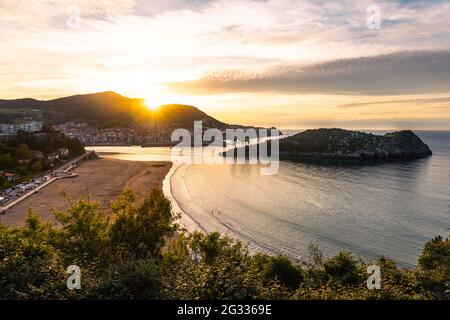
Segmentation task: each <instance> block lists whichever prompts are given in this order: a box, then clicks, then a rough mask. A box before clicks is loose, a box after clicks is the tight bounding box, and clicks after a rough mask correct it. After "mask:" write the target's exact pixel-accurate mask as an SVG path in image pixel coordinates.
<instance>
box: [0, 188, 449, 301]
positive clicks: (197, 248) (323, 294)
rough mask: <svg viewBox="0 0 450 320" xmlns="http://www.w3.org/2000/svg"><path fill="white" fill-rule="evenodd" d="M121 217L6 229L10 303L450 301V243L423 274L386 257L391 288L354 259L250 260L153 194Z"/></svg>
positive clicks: (435, 249)
mask: <svg viewBox="0 0 450 320" xmlns="http://www.w3.org/2000/svg"><path fill="white" fill-rule="evenodd" d="M111 208H112V215H108V214H106V213H105V212H103V211H102V210H101V209H100V206H99V204H98V203H96V202H90V201H86V200H79V201H78V202H70V207H69V208H68V209H67V210H65V211H61V212H59V211H55V212H54V214H55V216H56V218H57V220H58V221H59V222H60V225H59V227H54V226H52V225H50V224H48V223H43V222H41V221H40V219H39V217H38V215H36V214H34V213H32V212H30V213H29V214H28V218H27V220H26V224H25V226H24V227H22V228H15V229H8V228H6V227H3V226H0V299H448V298H450V264H449V259H450V239H449V238H447V239H444V238H442V237H436V238H435V239H433V240H431V241H430V242H428V243H427V244H426V245H425V247H424V249H423V252H422V255H421V256H420V258H419V261H418V267H417V269H416V270H402V269H399V268H398V267H397V266H396V265H395V263H394V262H393V261H392V260H389V259H386V258H381V259H379V260H378V261H376V264H377V265H378V266H380V268H381V276H382V282H381V289H380V290H375V289H373V290H369V289H367V287H366V280H367V278H368V274H367V272H366V267H367V266H366V264H365V263H364V262H362V261H361V260H359V259H357V258H356V257H355V256H353V255H352V254H351V253H348V252H340V253H339V254H337V255H336V256H334V257H331V258H324V257H323V255H322V254H321V252H320V250H318V248H317V247H316V246H314V245H311V246H310V247H309V252H310V254H311V260H312V261H313V263H312V264H311V265H300V264H297V263H295V262H293V261H291V260H289V259H288V258H287V257H284V256H268V255H266V254H257V255H250V254H249V252H248V250H247V249H246V247H245V246H243V245H242V244H241V243H240V242H237V241H235V240H232V239H230V238H228V237H224V236H221V235H220V234H218V233H211V234H202V233H187V232H183V231H182V230H180V228H179V226H178V225H177V224H176V219H177V215H175V214H174V213H173V212H172V209H171V205H170V202H169V200H168V199H167V198H166V197H165V196H164V195H163V193H162V192H161V191H158V190H153V191H152V192H151V194H150V195H149V196H148V197H147V198H146V199H145V200H144V201H143V202H142V204H139V205H138V204H137V203H136V199H135V195H134V194H133V192H131V191H129V190H128V191H124V192H123V193H122V194H121V195H120V196H119V197H118V198H117V199H116V200H115V202H114V203H113V204H112V205H111ZM69 265H77V266H79V267H80V268H81V273H82V276H81V279H82V284H81V289H80V290H69V289H67V287H66V279H67V277H68V275H67V274H66V268H67V267H68V266H69Z"/></svg>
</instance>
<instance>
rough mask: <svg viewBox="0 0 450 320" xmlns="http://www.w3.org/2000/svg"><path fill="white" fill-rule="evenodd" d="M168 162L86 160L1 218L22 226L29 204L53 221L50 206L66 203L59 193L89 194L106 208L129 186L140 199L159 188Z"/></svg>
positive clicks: (63, 207)
mask: <svg viewBox="0 0 450 320" xmlns="http://www.w3.org/2000/svg"><path fill="white" fill-rule="evenodd" d="M171 166H172V164H171V163H170V162H167V161H125V160H117V159H110V158H99V159H95V160H89V161H87V162H84V163H82V164H81V165H80V166H79V167H77V168H76V169H75V170H73V171H72V172H74V173H77V174H78V176H77V177H75V178H69V179H61V180H58V181H55V182H53V183H52V184H50V185H49V186H47V187H45V188H44V189H42V191H41V192H40V193H36V194H34V195H32V196H30V197H29V198H27V199H25V200H23V201H22V202H20V203H19V204H17V205H16V206H14V207H13V208H11V209H10V210H8V212H7V213H6V214H4V215H2V216H0V222H1V223H2V224H4V225H7V226H21V225H23V224H24V221H25V217H26V214H27V211H28V209H29V208H32V209H33V211H34V212H38V213H39V214H40V215H41V217H42V219H43V220H44V221H51V222H55V220H54V217H53V215H52V214H51V209H52V208H55V209H57V210H62V209H65V208H67V207H68V202H67V200H66V198H65V197H64V196H63V195H62V193H66V194H67V196H69V197H70V198H71V199H72V200H77V199H79V198H86V197H87V196H89V199H90V200H95V201H98V202H99V203H100V205H101V206H102V208H105V209H107V208H108V205H109V203H110V202H111V201H112V200H114V198H115V197H116V196H117V195H118V194H119V193H120V192H121V191H122V190H123V189H125V188H130V189H132V190H133V191H134V192H135V193H136V195H137V199H138V201H140V200H142V199H143V198H144V197H145V195H147V194H148V193H149V192H150V191H151V190H152V189H153V188H159V189H161V188H162V182H163V180H164V177H165V176H166V174H167V173H168V172H169V170H170V168H171Z"/></svg>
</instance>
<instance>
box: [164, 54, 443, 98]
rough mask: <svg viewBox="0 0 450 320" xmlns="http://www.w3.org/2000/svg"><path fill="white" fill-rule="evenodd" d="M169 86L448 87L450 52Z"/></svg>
mask: <svg viewBox="0 0 450 320" xmlns="http://www.w3.org/2000/svg"><path fill="white" fill-rule="evenodd" d="M169 86H171V87H172V88H174V89H178V90H180V91H182V92H189V93H194V94H214V93H220V92H264V91H265V92H280V93H292V94H305V93H306V94H318V93H320V94H346V95H352V94H365V95H397V94H412V93H440V92H450V51H421V52H401V53H395V54H388V55H379V56H373V57H363V58H353V59H340V60H335V61H331V62H324V63H318V64H312V65H307V66H296V65H281V66H276V67H271V68H266V69H263V70H261V71H246V70H225V71H217V72H214V73H211V74H208V75H206V76H204V77H203V78H201V79H199V80H194V81H187V82H178V83H172V84H169Z"/></svg>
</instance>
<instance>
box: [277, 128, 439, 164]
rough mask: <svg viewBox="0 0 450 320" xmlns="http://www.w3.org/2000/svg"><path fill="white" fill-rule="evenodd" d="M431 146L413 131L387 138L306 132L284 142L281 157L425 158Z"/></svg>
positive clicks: (329, 131)
mask: <svg viewBox="0 0 450 320" xmlns="http://www.w3.org/2000/svg"><path fill="white" fill-rule="evenodd" d="M431 154H432V152H431V150H430V149H429V148H428V146H427V145H426V144H425V143H423V141H422V140H421V139H420V138H419V137H418V136H417V135H416V134H414V133H413V132H412V131H410V130H405V131H399V132H391V133H387V134H385V135H383V136H380V135H375V134H371V133H365V132H360V131H348V130H343V129H315V130H306V131H304V132H301V133H298V134H296V135H294V136H291V137H288V138H286V139H283V140H282V141H280V156H285V157H295V156H308V157H314V156H316V157H327V158H352V159H387V158H422V157H427V156H429V155H431Z"/></svg>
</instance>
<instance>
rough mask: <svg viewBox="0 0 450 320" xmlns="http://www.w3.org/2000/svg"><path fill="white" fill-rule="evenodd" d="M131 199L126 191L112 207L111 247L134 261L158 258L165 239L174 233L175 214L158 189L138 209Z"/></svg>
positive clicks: (133, 197)
mask: <svg viewBox="0 0 450 320" xmlns="http://www.w3.org/2000/svg"><path fill="white" fill-rule="evenodd" d="M135 200H136V198H135V195H134V194H133V192H131V191H130V190H126V191H125V192H124V193H122V195H121V196H120V197H119V198H118V199H117V200H116V201H115V202H114V203H113V204H112V206H111V208H112V210H113V213H114V215H115V219H114V222H113V224H112V225H111V232H110V237H111V244H112V246H113V248H115V250H116V251H117V252H118V253H120V254H124V253H126V254H128V255H130V256H133V257H134V258H146V257H148V256H151V257H158V256H159V254H160V250H161V248H162V247H163V246H164V244H165V242H166V239H167V238H168V237H171V236H172V235H173V234H174V232H175V231H176V230H177V227H178V226H177V225H176V224H175V219H176V215H174V214H173V212H172V206H171V203H170V201H169V200H168V199H167V198H166V197H165V196H164V194H163V193H162V191H161V190H158V189H154V190H152V191H151V193H150V195H149V196H148V197H146V198H145V199H144V201H143V202H142V204H141V205H140V206H136V205H135Z"/></svg>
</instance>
